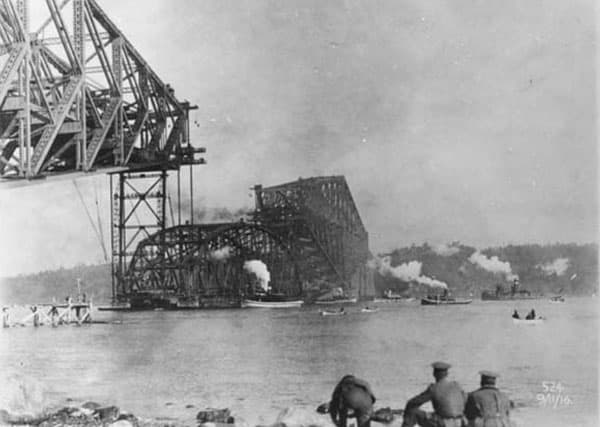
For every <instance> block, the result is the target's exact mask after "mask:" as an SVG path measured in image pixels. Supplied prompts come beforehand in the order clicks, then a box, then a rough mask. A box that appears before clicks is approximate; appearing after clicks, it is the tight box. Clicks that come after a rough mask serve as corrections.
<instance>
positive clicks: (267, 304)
mask: <svg viewBox="0 0 600 427" xmlns="http://www.w3.org/2000/svg"><path fill="white" fill-rule="evenodd" d="M302 304H304V301H302V300H289V301H259V300H255V299H244V300H243V301H242V308H294V307H300V306H301V305H302Z"/></svg>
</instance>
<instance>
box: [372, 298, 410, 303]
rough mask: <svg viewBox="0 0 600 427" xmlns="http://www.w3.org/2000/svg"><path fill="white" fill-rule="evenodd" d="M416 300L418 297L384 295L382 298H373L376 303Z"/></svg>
mask: <svg viewBox="0 0 600 427" xmlns="http://www.w3.org/2000/svg"><path fill="white" fill-rule="evenodd" d="M415 301H417V299H416V298H413V297H402V298H386V297H382V298H374V299H373V302H376V303H395V304H400V303H409V302H415Z"/></svg>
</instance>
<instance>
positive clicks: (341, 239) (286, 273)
mask: <svg viewBox="0 0 600 427" xmlns="http://www.w3.org/2000/svg"><path fill="white" fill-rule="evenodd" d="M255 196H256V209H255V211H254V212H253V219H252V221H251V222H247V221H246V222H235V223H227V224H199V225H180V226H178V227H172V228H168V229H163V230H161V231H158V232H156V233H154V234H148V236H147V237H146V238H145V239H143V240H141V241H140V242H139V243H138V245H137V248H136V250H135V253H134V255H133V257H132V258H131V261H130V262H129V264H128V267H127V270H126V272H125V276H124V280H122V281H121V282H120V285H119V286H118V288H117V289H116V297H117V299H123V298H125V299H126V298H127V297H131V296H134V295H135V294H140V293H145V294H147V293H154V294H160V295H161V296H162V297H169V296H173V297H177V298H178V299H182V298H183V299H186V298H187V299H189V298H199V299H202V298H210V297H220V298H229V299H230V300H239V298H240V295H241V294H249V293H252V289H251V288H248V285H249V284H251V283H252V276H251V275H250V274H249V273H248V272H247V271H245V269H244V268H243V264H244V261H248V260H251V259H256V260H259V261H261V262H263V263H264V264H265V265H266V267H267V269H268V271H269V272H270V274H271V283H272V286H273V288H274V289H275V290H277V291H278V292H282V293H284V294H286V295H288V296H298V295H300V294H302V293H303V292H306V291H309V290H310V289H312V288H314V286H320V285H326V286H325V287H326V288H331V287H343V288H345V289H346V291H347V292H348V293H352V294H354V295H356V296H370V295H372V291H373V280H372V276H371V275H370V274H369V272H368V269H367V268H366V262H367V259H368V257H369V255H370V252H369V247H368V234H367V232H366V230H365V228H364V225H363V223H362V221H361V218H360V215H359V214H358V211H357V209H356V206H355V204H354V201H353V199H352V195H351V193H350V189H349V188H348V185H347V183H346V180H345V179H344V177H342V176H335V177H319V178H310V179H304V180H299V181H295V182H292V183H288V184H283V185H278V186H274V187H268V188H263V187H261V186H257V187H255Z"/></svg>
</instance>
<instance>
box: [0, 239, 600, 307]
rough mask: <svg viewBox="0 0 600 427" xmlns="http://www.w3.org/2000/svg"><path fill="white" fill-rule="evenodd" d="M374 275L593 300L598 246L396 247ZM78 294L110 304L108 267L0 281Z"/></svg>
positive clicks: (16, 297) (22, 296)
mask: <svg viewBox="0 0 600 427" xmlns="http://www.w3.org/2000/svg"><path fill="white" fill-rule="evenodd" d="M369 264H370V265H371V267H372V268H374V269H376V270H377V273H376V274H375V287H376V290H377V292H378V294H381V293H383V291H384V290H387V289H391V290H393V291H395V292H406V293H410V294H415V295H417V294H418V295H420V294H424V293H428V292H430V291H431V290H432V289H433V290H435V288H436V287H438V288H439V287H441V286H442V284H445V285H447V286H448V288H449V289H450V291H451V292H452V293H454V294H456V295H461V294H462V295H467V294H470V293H472V294H473V296H475V297H479V295H480V293H481V291H482V290H486V289H487V290H494V289H495V287H496V286H497V285H498V284H501V285H502V286H504V287H506V288H508V286H510V283H511V282H512V280H513V279H514V278H515V277H518V278H519V279H520V282H521V288H522V289H527V290H529V291H531V292H533V293H544V294H553V293H563V294H567V295H591V294H592V293H595V292H597V287H598V245H596V244H586V245H577V244H553V245H544V246H542V245H509V246H505V247H496V248H488V249H484V250H481V251H477V250H476V248H474V247H471V246H467V245H464V244H461V243H458V242H455V243H453V244H451V245H444V246H431V245H429V244H427V243H425V244H422V245H420V246H417V245H412V246H410V247H403V248H398V249H396V250H394V251H392V252H391V253H389V254H382V255H380V256H378V257H376V259H375V260H373V261H371V262H370V263H369ZM78 278H79V279H81V291H82V292H85V293H86V294H87V295H88V296H92V297H93V298H94V301H96V302H100V303H104V302H108V301H110V297H111V276H110V265H107V264H104V265H79V266H76V267H73V268H68V269H67V268H61V269H58V270H53V271H43V272H39V273H36V274H31V275H21V276H17V277H11V278H4V279H2V288H1V292H0V300H1V301H2V302H4V303H9V304H21V303H34V302H48V301H51V300H52V299H53V298H55V299H56V300H57V301H59V300H64V298H65V297H67V296H68V295H75V294H76V293H77V279H78Z"/></svg>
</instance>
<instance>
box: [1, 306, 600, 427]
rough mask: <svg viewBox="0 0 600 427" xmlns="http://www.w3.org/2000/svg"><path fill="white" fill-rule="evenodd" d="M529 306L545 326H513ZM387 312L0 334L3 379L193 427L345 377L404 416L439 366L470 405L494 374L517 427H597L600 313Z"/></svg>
mask: <svg viewBox="0 0 600 427" xmlns="http://www.w3.org/2000/svg"><path fill="white" fill-rule="evenodd" d="M532 306H533V307H535V309H536V311H537V312H538V314H540V315H543V316H546V317H547V318H548V319H549V320H548V321H547V322H546V323H545V324H543V325H539V326H520V325H513V324H512V321H511V319H510V315H511V313H512V310H513V309H514V308H518V309H519V310H520V311H521V312H523V313H525V312H526V311H527V310H529V309H530V308H531V307H532ZM379 307H380V311H379V312H378V313H372V314H367V313H360V306H355V307H347V311H349V314H348V315H347V316H340V317H322V316H319V308H317V307H308V308H302V309H290V310H283V311H281V310H263V309H245V310H222V311H221V310H217V311H189V312H142V313H107V312H100V313H97V315H96V319H113V320H121V321H122V323H121V324H95V325H88V326H83V327H75V326H63V327H58V328H50V327H46V326H44V327H40V328H33V327H26V328H14V329H7V330H2V331H0V343H1V345H0V366H3V367H7V368H8V371H9V372H10V371H13V372H14V371H16V372H19V373H21V374H24V375H26V376H29V377H32V378H36V379H37V380H38V381H40V382H41V383H43V385H44V386H45V387H46V388H47V389H48V390H49V392H50V393H49V396H50V399H51V401H53V402H64V401H65V400H66V399H67V398H73V399H76V400H82V399H85V400H87V399H90V400H96V401H99V402H102V403H107V404H116V405H118V406H120V407H121V408H122V409H125V410H129V411H131V412H133V413H135V414H137V415H143V416H147V417H171V418H176V419H178V420H183V421H190V422H191V421H192V420H193V419H194V417H195V413H196V412H197V411H198V410H199V409H202V408H205V407H210V406H212V407H229V408H231V410H232V412H233V414H234V415H236V416H238V417H242V418H243V419H245V420H246V421H248V423H249V424H250V425H254V424H256V423H271V422H273V421H274V420H275V418H276V416H277V414H278V412H279V411H280V410H281V409H283V408H286V407H303V408H309V409H310V410H312V409H313V408H315V407H316V406H317V405H318V404H320V403H322V402H324V401H327V400H328V398H329V395H330V393H331V390H332V389H333V387H334V385H335V383H336V381H337V380H338V379H339V378H340V377H341V376H342V375H344V374H347V373H353V374H355V375H357V376H360V377H362V378H365V379H367V380H368V381H369V382H370V383H371V385H372V386H373V389H374V391H375V394H376V396H377V398H378V402H377V406H378V407H382V406H391V407H393V408H401V407H403V406H404V404H405V402H406V400H407V399H408V398H410V397H411V396H412V395H414V394H416V393H418V392H420V391H422V389H424V387H425V386H426V385H427V384H428V383H429V382H430V381H431V372H430V368H429V363H430V362H431V361H434V360H438V359H441V360H446V361H448V362H450V363H452V364H453V368H452V370H451V375H452V376H453V377H454V378H455V379H457V380H459V381H460V382H461V383H462V384H463V386H464V388H465V389H466V390H467V391H470V390H473V389H475V388H477V384H478V380H479V378H478V376H477V371H478V370H480V369H493V370H497V371H499V372H500V373H501V374H502V377H501V378H500V381H499V385H500V387H501V388H502V389H504V390H505V391H507V392H508V393H509V394H510V397H511V398H512V399H513V400H515V401H516V402H518V403H519V404H522V405H524V406H523V407H522V408H519V409H517V410H515V411H514V413H513V418H514V419H515V420H516V421H517V423H518V425H521V426H525V425H527V426H535V425H540V426H542V425H543V426H545V425H556V426H597V425H598V415H597V413H598V367H597V363H598V362H597V361H598V307H597V302H596V300H593V299H573V298H572V299H568V300H567V302H566V303H565V304H551V303H549V302H548V301H521V302H516V303H510V302H480V301H475V302H474V303H473V304H471V305H468V306H446V307H423V306H420V305H410V306H407V305H405V306H397V305H392V304H386V305H384V304H379ZM544 381H554V382H560V383H561V385H562V388H563V390H562V393H561V395H562V399H561V401H560V402H559V404H557V405H553V404H550V403H549V404H548V405H547V406H544V404H543V402H540V401H539V400H538V394H540V393H543V392H544V389H543V382H544ZM557 394H558V393H554V395H555V397H554V399H557V398H558V397H557V396H556V395H557ZM566 397H568V398H569V399H568V400H570V401H571V402H572V404H565V403H564V402H565V398H566ZM188 404H193V405H195V408H186V407H185V406H186V405H188ZM555 406H556V407H555Z"/></svg>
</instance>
